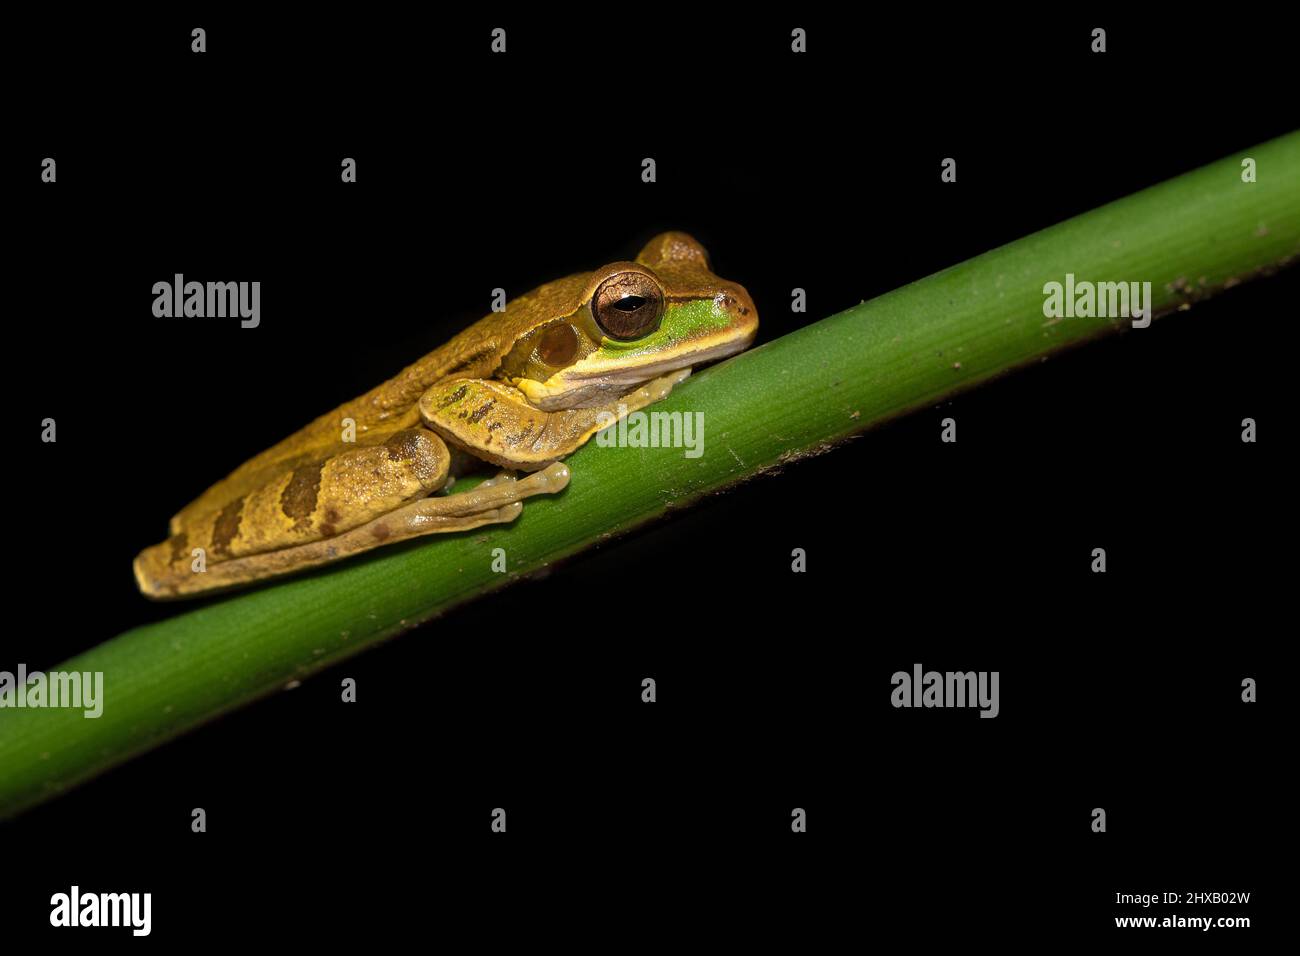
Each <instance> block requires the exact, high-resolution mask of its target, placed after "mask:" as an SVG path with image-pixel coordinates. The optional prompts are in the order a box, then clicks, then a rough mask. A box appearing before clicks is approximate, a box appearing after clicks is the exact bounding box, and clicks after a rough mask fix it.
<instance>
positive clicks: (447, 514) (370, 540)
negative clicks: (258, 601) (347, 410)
mask: <svg viewBox="0 0 1300 956" xmlns="http://www.w3.org/2000/svg"><path fill="white" fill-rule="evenodd" d="M568 483H569V469H568V467H566V466H565V465H564V464H562V463H560V462H556V463H555V464H552V465H551V466H549V467H548V468H545V469H543V470H542V471H539V472H535V473H533V474H531V475H529V476H527V477H526V478H523V479H516V478H515V477H514V475H512V474H509V473H502V474H500V475H498V476H497V477H495V478H491V479H489V480H487V481H485V482H482V483H481V484H479V485H477V486H476V487H475V488H473V489H471V490H470V491H467V492H462V493H460V494H451V495H440V496H437V497H431V498H421V499H419V500H417V501H412V502H409V503H408V504H405V505H403V506H401V507H400V508H397V509H396V510H394V511H391V512H388V513H387V514H383V515H380V516H379V517H377V518H373V519H371V520H370V521H367V522H366V523H365V524H362V525H359V526H358V527H355V528H352V529H351V530H349V531H345V532H343V533H342V534H337V535H334V536H332V537H328V538H323V539H321V540H318V541H311V542H308V543H306V544H301V545H297V546H294V547H290V548H284V549H281V550H277V551H270V552H266V553H261V554H254V555H250V556H248V557H245V558H233V559H231V560H227V561H222V562H220V563H218V564H213V565H210V566H209V567H208V568H207V570H206V571H205V572H204V573H202V574H187V575H176V576H172V577H170V578H169V579H168V580H166V581H163V582H157V583H159V584H162V585H164V587H162V588H156V587H155V588H154V589H152V590H147V589H146V587H145V584H146V582H145V581H144V580H143V579H141V578H140V568H139V562H138V561H137V572H136V577H137V581H139V583H140V588H141V590H142V591H144V592H145V594H146V595H147V596H149V597H153V598H173V597H185V596H188V595H191V594H197V593H200V592H207V591H216V590H220V589H223V588H229V587H234V586H236V585H240V584H247V583H248V582H250V581H253V580H258V579H261V578H267V577H274V576H277V575H281V574H289V573H291V572H294V571H302V570H306V569H308V568H314V567H318V566H320V565H322V564H328V563H330V562H333V561H338V560H341V559H343V558H346V557H349V556H351V555H355V554H360V553H361V552H363V551H370V550H372V549H374V548H377V547H382V546H384V545H389V544H393V543H394V542H397V541H405V540H406V539H408V538H416V537H420V536H422V535H426V534H443V533H446V532H451V531H468V530H470V529H472V528H478V527H481V526H483V525H487V524H502V523H506V522H510V521H514V520H515V518H517V517H519V513H520V512H521V511H522V510H523V504H522V501H523V499H524V498H529V497H531V496H533V495H541V494H554V493H555V492H558V491H562V490H563V489H564V487H565V486H566V485H567V484H568Z"/></svg>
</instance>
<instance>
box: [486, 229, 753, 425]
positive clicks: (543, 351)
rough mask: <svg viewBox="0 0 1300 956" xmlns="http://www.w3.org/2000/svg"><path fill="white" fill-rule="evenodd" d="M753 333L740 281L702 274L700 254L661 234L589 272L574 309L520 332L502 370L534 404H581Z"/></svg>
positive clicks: (686, 241)
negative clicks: (628, 257) (626, 257)
mask: <svg viewBox="0 0 1300 956" xmlns="http://www.w3.org/2000/svg"><path fill="white" fill-rule="evenodd" d="M757 331H758V311H757V310H756V309H755V308H754V303H753V300H752V299H750V297H749V293H748V292H746V291H745V289H744V287H743V286H740V285H738V284H737V283H735V282H728V281H727V280H726V279H720V278H718V276H716V275H714V274H713V273H712V272H711V271H709V261H708V254H707V253H706V252H705V251H704V247H703V246H701V245H700V244H699V243H698V242H696V241H695V240H694V239H692V238H691V237H690V236H688V235H686V234H685V233H682V232H666V233H663V234H662V235H659V236H656V237H655V238H654V239H652V240H650V242H649V243H647V244H646V246H645V248H644V249H642V250H641V253H640V255H638V256H637V259H636V261H635V262H614V263H611V264H610V265H607V266H604V267H603V268H600V269H597V270H596V271H595V272H593V273H591V275H590V277H588V278H587V281H586V283H585V286H584V287H583V291H582V293H581V295H580V297H579V300H578V307H577V308H576V309H575V310H573V311H572V312H570V313H568V314H566V315H563V316H557V317H555V318H554V319H552V320H550V321H546V322H542V323H539V324H538V326H537V327H536V328H535V329H533V330H532V331H531V332H530V333H529V334H528V335H526V336H524V337H523V338H521V339H520V340H519V342H518V343H517V344H516V346H515V348H514V349H513V350H512V351H511V354H510V356H509V357H508V358H507V359H506V362H505V368H506V370H507V376H508V378H509V380H510V381H511V383H512V384H513V385H515V386H516V387H517V388H519V389H520V390H521V391H522V392H523V393H524V395H525V396H526V397H527V399H528V401H529V402H530V403H531V404H532V405H533V406H535V407H537V408H540V409H545V410H548V411H550V410H554V409H560V408H581V407H588V406H593V405H600V404H604V403H607V402H609V401H610V400H611V399H612V398H614V397H617V396H618V395H622V394H624V393H626V392H629V391H631V390H633V389H635V388H637V387H639V386H641V385H643V384H644V383H646V382H648V381H650V380H652V379H655V378H659V377H660V376H663V375H667V374H668V373H670V372H673V371H676V370H678V369H683V368H687V367H690V366H695V365H700V364H703V363H705V362H713V361H717V360H718V359H721V358H725V357H726V356H728V355H734V354H735V353H737V352H739V351H741V350H743V349H744V348H746V347H747V346H748V345H749V344H750V343H751V342H752V341H753V340H754V335H755V333H756V332H757Z"/></svg>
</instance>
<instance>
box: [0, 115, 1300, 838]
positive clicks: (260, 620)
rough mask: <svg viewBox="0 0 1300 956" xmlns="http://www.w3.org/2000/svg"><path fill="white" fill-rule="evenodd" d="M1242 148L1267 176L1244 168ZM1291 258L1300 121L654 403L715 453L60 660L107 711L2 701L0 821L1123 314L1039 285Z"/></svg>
mask: <svg viewBox="0 0 1300 956" xmlns="http://www.w3.org/2000/svg"><path fill="white" fill-rule="evenodd" d="M1245 156H1249V157H1252V158H1253V159H1255V161H1256V163H1257V165H1258V182H1255V183H1243V182H1242V179H1241V159H1242V158H1243V157H1245ZM886 240H887V237H883V236H882V237H874V238H872V239H871V240H870V241H871V242H877V241H886ZM869 252H870V249H869V248H868V249H866V250H864V258H867V257H868V256H869ZM1298 253H1300V133H1291V134H1288V135H1287V136H1284V137H1281V138H1279V139H1277V140H1274V141H1272V142H1269V143H1266V144H1263V145H1260V146H1257V147H1255V148H1254V149H1250V150H1247V151H1245V152H1244V153H1242V154H1239V155H1237V156H1233V157H1229V158H1226V159H1223V160H1221V161H1219V162H1216V163H1213V164H1211V165H1209V166H1206V167H1203V168H1201V169H1198V170H1195V171H1193V172H1191V173H1188V174H1186V175H1183V176H1179V177H1178V178H1176V179H1173V180H1170V181H1168V182H1165V183H1162V184H1160V185H1157V186H1154V187H1152V188H1150V189H1146V190H1144V191H1142V192H1140V193H1137V194H1135V195H1132V196H1129V197H1127V198H1124V199H1121V200H1119V201H1117V202H1113V203H1110V204H1109V205H1106V206H1103V207H1101V208H1100V209H1096V210H1093V211H1091V212H1088V213H1086V214H1084V215H1081V216H1078V217H1076V218H1074V219H1071V220H1069V221H1067V222H1063V223H1061V224H1059V225H1056V226H1053V227H1051V228H1049V229H1045V230H1043V231H1041V232H1038V233H1035V234H1033V235H1031V236H1028V237H1026V238H1024V239H1021V240H1018V241H1016V242H1013V243H1010V244H1009V245H1006V246H1003V247H1001V248H998V249H994V250H993V251H991V252H988V253H985V254H984V255H981V256H978V257H976V258H974V259H971V260H970V261H968V262H964V263H962V264H960V265H957V266H954V267H952V268H950V269H946V270H944V271H943V272H940V273H938V274H936V275H932V276H929V277H927V278H925V279H921V280H919V281H917V282H913V283H911V284H910V285H907V286H905V287H903V288H901V289H898V290H896V291H894V292H891V293H889V294H887V295H883V296H881V297H879V298H877V299H873V300H872V301H870V302H864V303H862V304H861V305H858V306H856V307H855V308H852V309H849V310H848V311H846V312H842V313H840V314H839V315H835V316H832V317H831V318H828V319H825V320H823V321H821V322H817V323H815V324H813V325H810V326H808V327H806V328H804V329H801V330H799V331H797V332H794V333H791V334H790V335H787V336H785V337H783V338H781V339H779V340H777V341H774V342H771V343H769V344H767V345H765V346H763V347H761V348H757V349H753V350H751V351H749V352H747V353H745V354H743V355H740V356H738V357H736V358H735V359H733V360H731V361H729V362H726V363H724V364H722V365H720V366H718V367H716V368H714V369H711V370H708V371H706V372H704V373H702V374H700V375H698V376H693V377H692V378H690V379H688V380H687V381H686V382H685V383H684V384H683V385H682V386H680V387H679V388H678V389H677V390H676V391H674V392H673V394H672V395H671V396H670V397H669V398H668V399H667V400H665V401H664V402H663V403H661V404H660V405H656V406H655V410H656V411H669V412H671V411H681V412H695V411H703V412H704V413H705V416H706V425H707V430H706V435H705V439H706V444H705V453H704V455H703V456H702V457H700V458H695V459H691V458H686V457H684V455H683V454H682V452H681V450H670V449H640V450H638V449H630V448H600V447H597V446H596V443H595V442H594V441H593V442H589V443H588V445H587V446H586V447H584V448H583V449H581V450H580V451H578V452H577V453H576V454H574V455H573V456H571V458H570V459H569V463H570V465H571V466H572V470H573V481H572V484H571V485H570V487H569V488H568V490H567V491H565V492H564V493H563V494H562V495H560V496H557V497H555V498H533V499H531V500H529V501H528V502H527V504H526V506H525V509H524V514H523V516H522V517H521V518H520V519H519V520H518V521H517V522H516V523H515V524H514V525H511V526H503V527H498V528H493V529H484V530H481V531H477V532H472V533H468V534H462V535H450V536H445V537H434V538H430V539H427V540H426V541H422V542H415V543H413V544H411V545H408V546H399V547H398V548H396V549H390V550H389V551H387V552H384V551H381V552H378V553H376V554H375V555H374V556H373V557H370V558H368V559H363V560H359V561H353V562H350V563H347V564H345V565H344V566H341V567H338V568H335V569H332V570H329V571H325V572H322V573H316V574H312V575H310V576H306V577H301V578H297V579H291V580H287V581H284V582H281V583H279V584H276V585H273V586H269V587H264V588H261V589H258V590H254V591H250V592H246V593H242V594H236V595H233V596H231V597H228V598H226V599H224V600H221V601H218V602H216V603H213V604H208V605H205V606H202V607H198V608H196V609H192V610H188V611H186V610H179V613H178V614H177V615H176V616H175V617H173V618H171V619H169V620H166V621H163V622H161V623H158V624H152V625H148V626H145V627H139V628H136V629H134V630H131V631H128V632H126V633H124V634H121V635H119V636H118V637H116V638H113V639H112V640H109V641H106V642H105V643H103V644H101V645H99V646H98V647H95V648H93V649H92V650H90V651H87V652H86V653H84V654H81V655H79V656H77V657H75V658H73V659H72V660H69V661H67V662H66V663H64V664H62V665H61V666H60V667H58V668H56V670H60V671H92V672H93V671H102V672H103V674H104V695H105V703H104V709H103V715H102V716H101V717H99V718H98V719H86V718H84V717H83V716H82V713H81V711H79V710H70V709H41V710H36V709H21V710H20V709H3V710H0V817H4V816H11V815H13V814H15V813H17V812H18V811H19V810H21V809H23V808H24V807H27V806H30V805H32V804H34V803H37V802H39V801H41V800H44V799H47V798H49V797H51V796H53V795H56V794H58V793H60V792H61V791H64V790H66V789H67V788H69V787H71V786H73V785H75V784H76V783H78V782H80V781H82V780H85V779H87V778H88V777H91V776H93V775H94V774H96V773H98V772H100V771H102V770H104V769H106V768H108V767H110V766H113V765H114V764H117V763H120V762H121V761H123V760H126V759H127V758H129V757H131V756H132V755H134V754H139V753H141V752H142V751H145V750H148V749H149V748H151V747H154V746H156V745H158V744H159V743H161V742H163V741H165V740H167V739H169V738H172V737H175V736H176V735H178V734H181V733H183V732H184V731H186V730H188V729H190V728H192V727H195V726H197V725H198V724H201V723H203V722H204V721H207V720H210V719H211V718H213V717H215V716H217V715H219V714H221V713H224V712H226V711H229V710H231V709H233V708H235V707H238V706H240V705H242V704H245V703H247V702H249V701H251V700H254V699H255V698H257V697H260V696H263V695H265V694H268V693H270V692H272V691H274V690H276V689H277V688H280V687H283V686H284V685H285V684H286V683H287V682H289V681H292V680H295V679H299V678H302V677H305V676H307V675H308V674H311V673H313V672H315V671H318V670H320V669H321V668H323V667H326V666H328V665H331V664H334V663H336V662H338V661H339V660H341V659H343V658H345V657H347V656H349V655H351V654H355V653H357V652H358V651H360V650H363V649H364V648H367V647H370V646H372V645H374V644H375V643H377V642H378V641H380V640H383V639H384V638H387V637H389V636H391V635H393V634H396V633H398V632H400V631H402V630H403V629H405V628H408V627H411V626H412V625H414V624H417V623H419V622H421V621H425V620H428V619H429V618H431V617H433V616H435V615H437V614H440V613H442V612H444V611H446V610H447V609H448V608H450V607H453V606H454V605H457V604H459V603H461V602H463V601H467V600H469V599H471V598H473V597H476V596H478V595H481V594H483V593H485V592H487V591H490V590H492V589H493V588H496V587H500V586H502V585H504V584H506V583H508V582H509V581H511V580H513V579H515V578H517V577H519V576H520V575H523V574H528V573H530V572H534V571H537V570H539V569H541V568H544V567H546V566H547V565H549V564H551V563H552V562H555V561H558V560H560V559H562V558H564V557H565V556H566V555H570V554H573V553H574V552H576V551H579V550H581V549H583V548H586V547H590V546H591V545H593V544H595V543H596V542H598V541H600V540H602V539H604V538H607V537H608V536H609V535H610V534H611V533H620V532H624V531H627V530H628V529H631V528H633V527H635V526H637V525H639V524H641V523H643V522H645V521H647V520H650V519H653V518H655V517H657V516H659V515H662V514H664V513H666V512H669V511H674V510H677V509H680V508H682V507H684V506H686V505H687V504H689V503H691V502H693V501H695V500H697V499H698V498H700V497H701V496H703V495H705V494H707V493H709V492H713V491H716V490H718V489H720V488H723V487H725V486H727V485H729V484H732V483H734V482H736V481H739V480H742V479H745V478H748V477H750V476H753V475H755V474H757V473H759V472H762V471H764V470H766V469H769V468H772V467H774V466H777V465H779V464H782V463H785V462H789V461H791V460H793V459H796V458H798V457H800V456H802V455H805V454H808V453H812V452H815V451H818V450H821V449H823V448H825V447H827V446H829V445H831V444H833V443H835V442H836V441H838V440H840V439H843V438H845V437H847V436H849V435H851V434H853V433H855V432H859V431H862V430H863V429H866V428H869V427H871V426H872V425H875V424H878V423H880V422H882V421H884V420H886V419H889V418H892V417H894V416H897V415H899V414H902V413H904V412H907V411H909V410H911V409H916V408H919V407H924V406H927V405H931V404H933V403H934V402H936V401H937V400H939V399H941V398H943V397H944V396H947V395H950V394H952V393H954V392H956V391H958V390H961V389H964V388H967V387H969V386H971V385H974V384H976V383H979V382H982V381H985V380H987V379H989V378H990V377H992V376H994V375H997V374H999V373H1001V372H1004V371H1006V370H1008V369H1011V368H1014V367H1016V366H1019V365H1023V364H1025V363H1027V362H1030V361H1033V360H1035V359H1037V358H1039V357H1041V356H1044V355H1047V354H1049V353H1052V352H1055V351H1058V350H1060V349H1063V348H1066V347H1069V346H1072V345H1075V344H1077V343H1080V342H1083V341H1085V340H1088V339H1091V338H1094V337H1097V336H1100V335H1104V334H1108V333H1111V332H1114V331H1117V330H1120V329H1122V328H1126V327H1128V325H1129V323H1128V321H1127V320H1122V319H1108V318H1107V319H1103V318H1064V319H1060V320H1052V319H1048V318H1045V317H1044V313H1043V304H1044V292H1043V286H1044V283H1046V282H1049V281H1058V282H1060V281H1064V278H1065V275H1066V273H1073V274H1074V276H1075V277H1076V279H1078V280H1085V279H1086V280H1094V281H1149V282H1150V283H1151V286H1152V296H1153V300H1154V301H1153V308H1154V310H1155V311H1156V312H1157V314H1159V313H1167V312H1170V311H1172V310H1175V309H1177V308H1178V307H1180V306H1182V305H1184V304H1185V303H1190V302H1193V301H1195V300H1197V299H1199V298H1202V297H1204V296H1206V295H1209V294H1211V293H1213V292H1215V291H1217V290H1219V289H1222V288H1225V287H1229V286H1231V285H1234V284H1236V283H1237V282H1240V281H1243V280H1245V279H1248V278H1250V277H1252V276H1254V275H1256V274H1259V273H1260V272H1262V271H1267V270H1270V269H1273V268H1276V267H1278V266H1279V265H1282V264H1286V263H1288V262H1290V261H1292V260H1294V259H1295V257H1296V256H1297V254H1298ZM1130 334H1135V335H1142V334H1145V333H1144V332H1143V331H1140V330H1134V331H1133V332H1131V333H1130ZM809 383H815V386H814V388H813V389H812V392H814V393H815V400H813V399H812V398H811V397H810V389H809ZM787 386H788V387H787ZM495 547H502V548H504V549H505V550H506V553H507V555H508V559H509V567H510V569H511V573H510V574H508V575H503V574H495V573H493V571H492V569H491V550H492V549H493V548H495ZM123 580H124V581H125V580H127V577H126V575H125V573H124V577H123ZM6 666H10V665H6Z"/></svg>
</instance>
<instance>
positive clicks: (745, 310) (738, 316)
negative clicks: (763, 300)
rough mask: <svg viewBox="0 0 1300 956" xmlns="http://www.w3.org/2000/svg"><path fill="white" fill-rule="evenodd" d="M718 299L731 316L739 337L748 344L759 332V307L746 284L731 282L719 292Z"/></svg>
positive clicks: (733, 326)
mask: <svg viewBox="0 0 1300 956" xmlns="http://www.w3.org/2000/svg"><path fill="white" fill-rule="evenodd" d="M717 301H718V304H719V305H720V306H722V308H723V309H724V310H725V311H726V312H727V315H728V316H730V319H731V327H732V329H733V330H734V331H735V332H736V333H737V337H738V338H740V339H741V340H742V341H743V342H744V344H745V345H746V346H748V345H749V343H750V342H752V341H753V340H754V336H755V335H757V334H758V308H757V307H756V306H755V305H754V300H753V299H752V298H751V297H750V295H749V292H748V291H746V289H745V287H744V286H742V285H737V284H736V283H734V282H729V283H727V287H726V288H725V289H723V290H722V291H721V292H720V293H718V300H717Z"/></svg>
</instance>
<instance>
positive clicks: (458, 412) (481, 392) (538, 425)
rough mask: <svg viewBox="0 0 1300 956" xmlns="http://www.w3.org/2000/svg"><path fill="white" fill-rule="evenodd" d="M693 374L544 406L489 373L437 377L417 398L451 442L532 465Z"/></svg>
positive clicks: (508, 462) (566, 450)
mask: <svg viewBox="0 0 1300 956" xmlns="http://www.w3.org/2000/svg"><path fill="white" fill-rule="evenodd" d="M690 374H691V370H690V369H689V368H685V369H679V370H678V371H675V372H670V373H669V374H667V375H664V376H662V377H660V378H657V379H654V380H653V381H650V382H647V383H646V384H645V385H642V386H641V387H640V388H637V389H635V390H633V391H631V392H629V393H628V394H626V395H621V396H616V397H613V398H611V399H610V400H609V401H608V402H606V403H604V404H602V405H595V406H592V407H590V408H565V409H559V410H556V411H551V412H548V411H543V410H542V409H540V408H536V407H534V406H533V405H532V404H530V403H529V402H528V400H527V399H526V398H525V397H524V394H523V392H521V391H519V389H517V388H515V387H514V386H512V385H506V384H505V383H504V382H497V381H494V380H492V379H477V378H462V379H452V380H450V381H447V382H440V383H438V384H437V385H435V386H434V387H433V388H431V389H429V390H428V391H427V392H425V393H424V396H423V397H422V398H421V399H420V415H421V417H422V418H423V419H424V422H425V424H426V425H428V426H429V427H430V428H432V429H433V430H434V431H436V432H437V433H438V434H439V435H441V436H442V437H443V438H446V439H447V440H448V441H450V442H452V443H453V444H456V445H460V446H463V447H465V448H469V449H472V450H473V453H474V454H475V455H477V456H479V457H480V458H484V459H486V460H488V461H491V462H493V463H494V464H498V465H502V466H503V467H506V468H520V469H523V470H524V471H534V470H536V469H538V468H543V467H545V466H546V465H548V464H550V463H551V462H553V461H555V460H557V459H559V458H563V457H564V456H565V455H568V454H570V453H571V452H574V451H576V450H577V449H579V448H581V447H582V446H583V445H584V444H585V443H586V441H587V439H588V438H590V437H591V436H592V435H594V434H595V433H596V432H598V431H599V430H600V429H602V428H604V427H605V426H606V425H609V424H611V423H612V422H615V421H617V420H618V419H620V418H622V417H624V416H625V415H627V414H629V413H630V412H634V411H637V410H638V409H641V408H644V407H645V406H647V405H649V404H651V403H653V402H657V401H659V400H660V399H661V398H664V397H665V396H667V395H668V393H669V392H671V391H672V390H673V386H674V385H676V384H678V383H679V382H681V381H682V380H683V379H685V378H686V377H687V376H688V375H690Z"/></svg>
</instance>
